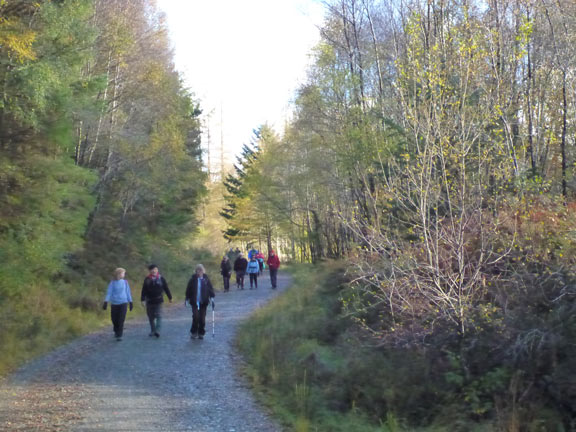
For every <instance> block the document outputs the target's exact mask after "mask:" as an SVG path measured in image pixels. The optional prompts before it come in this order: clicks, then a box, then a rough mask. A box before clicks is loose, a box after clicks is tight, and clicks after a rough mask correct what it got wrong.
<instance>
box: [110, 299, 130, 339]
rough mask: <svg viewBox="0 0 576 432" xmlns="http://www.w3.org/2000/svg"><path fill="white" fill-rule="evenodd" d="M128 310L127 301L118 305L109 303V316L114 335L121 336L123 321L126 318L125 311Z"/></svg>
mask: <svg viewBox="0 0 576 432" xmlns="http://www.w3.org/2000/svg"><path fill="white" fill-rule="evenodd" d="M127 310H128V303H122V304H119V305H114V304H113V305H110V317H111V318H112V325H113V326H114V334H115V335H116V337H122V333H123V332H124V321H125V320H126V311H127Z"/></svg>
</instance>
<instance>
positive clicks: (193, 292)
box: [184, 264, 215, 339]
mask: <svg viewBox="0 0 576 432" xmlns="http://www.w3.org/2000/svg"><path fill="white" fill-rule="evenodd" d="M214 297H215V295H214V288H212V283H210V279H209V278H208V275H207V274H206V270H205V269H204V266H203V265H202V264H198V265H197V266H196V272H195V273H194V275H192V277H191V278H190V280H189V281H188V286H187V287H186V300H185V301H184V304H186V302H188V303H190V306H192V327H191V328H190V337H191V338H192V339H196V338H198V339H204V334H206V309H207V308H208V305H209V304H210V302H211V301H212V302H214ZM212 304H214V303H212Z"/></svg>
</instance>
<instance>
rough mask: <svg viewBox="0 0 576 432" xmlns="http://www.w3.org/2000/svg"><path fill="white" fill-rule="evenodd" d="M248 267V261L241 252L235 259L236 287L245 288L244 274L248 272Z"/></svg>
mask: <svg viewBox="0 0 576 432" xmlns="http://www.w3.org/2000/svg"><path fill="white" fill-rule="evenodd" d="M246 267H248V261H247V260H246V258H244V255H243V254H242V253H241V254H239V255H238V258H236V261H234V271H235V272H236V289H244V275H245V274H246Z"/></svg>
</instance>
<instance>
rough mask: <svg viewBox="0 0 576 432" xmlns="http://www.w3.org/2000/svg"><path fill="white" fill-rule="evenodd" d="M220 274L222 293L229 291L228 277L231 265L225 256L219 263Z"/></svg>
mask: <svg viewBox="0 0 576 432" xmlns="http://www.w3.org/2000/svg"><path fill="white" fill-rule="evenodd" d="M220 274H221V275H222V278H223V279H224V292H228V291H230V277H231V276H232V264H230V259H229V258H228V257H227V256H226V255H224V256H223V257H222V262H221V263H220Z"/></svg>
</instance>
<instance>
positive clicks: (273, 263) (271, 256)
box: [266, 250, 280, 289]
mask: <svg viewBox="0 0 576 432" xmlns="http://www.w3.org/2000/svg"><path fill="white" fill-rule="evenodd" d="M266 264H268V268H269V269H270V282H271V283H272V289H275V288H276V277H277V275H278V268H279V267H280V259H279V258H278V255H276V253H275V252H274V251H273V250H270V252H269V253H268V260H267V261H266Z"/></svg>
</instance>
